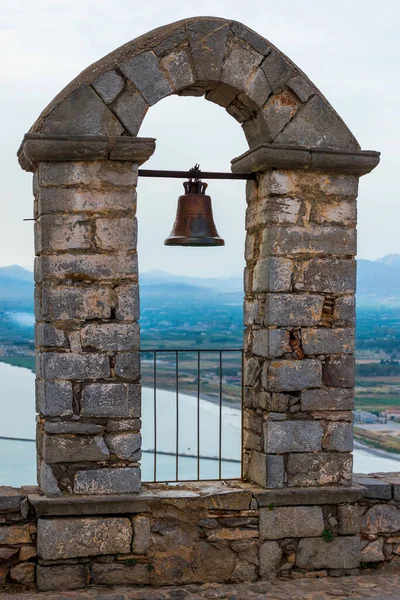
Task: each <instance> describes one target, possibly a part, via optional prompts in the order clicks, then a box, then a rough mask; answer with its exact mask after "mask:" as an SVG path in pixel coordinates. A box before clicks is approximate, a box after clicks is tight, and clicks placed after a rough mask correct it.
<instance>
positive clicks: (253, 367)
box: [243, 357, 261, 387]
mask: <svg viewBox="0 0 400 600" xmlns="http://www.w3.org/2000/svg"><path fill="white" fill-rule="evenodd" d="M260 375H261V363H260V360H259V359H258V358H256V357H251V358H248V357H246V358H245V361H244V369H243V385H244V386H247V387H254V386H256V385H257V383H258V381H259V379H260Z"/></svg>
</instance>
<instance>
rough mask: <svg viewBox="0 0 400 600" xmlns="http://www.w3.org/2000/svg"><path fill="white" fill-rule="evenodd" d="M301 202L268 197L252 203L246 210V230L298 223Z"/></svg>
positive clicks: (294, 199)
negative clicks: (262, 226)
mask: <svg viewBox="0 0 400 600" xmlns="http://www.w3.org/2000/svg"><path fill="white" fill-rule="evenodd" d="M300 210H301V201H300V200H299V199H297V198H282V197H274V196H271V197H267V198H262V199H260V198H259V199H258V200H257V202H253V203H251V204H250V205H249V206H248V207H247V210H246V229H247V230H249V229H253V228H255V227H259V226H260V225H268V224H270V223H273V224H284V225H285V224H288V225H292V224H295V223H297V221H298V219H299V215H300Z"/></svg>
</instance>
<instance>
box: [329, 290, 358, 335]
mask: <svg viewBox="0 0 400 600" xmlns="http://www.w3.org/2000/svg"><path fill="white" fill-rule="evenodd" d="M333 322H334V324H335V325H337V326H339V327H346V326H350V327H354V326H355V324H356V299H355V297H354V296H353V295H351V296H340V297H339V298H336V300H335V306H334V309H333Z"/></svg>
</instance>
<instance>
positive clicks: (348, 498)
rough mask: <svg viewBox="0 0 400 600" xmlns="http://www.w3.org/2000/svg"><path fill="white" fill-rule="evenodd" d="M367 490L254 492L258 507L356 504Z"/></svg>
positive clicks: (352, 487) (354, 486) (333, 488)
mask: <svg viewBox="0 0 400 600" xmlns="http://www.w3.org/2000/svg"><path fill="white" fill-rule="evenodd" d="M364 491H365V489H364V488H363V486H361V485H357V484H352V485H350V486H324V487H309V488H303V487H291V488H281V489H276V490H261V489H260V490H257V491H253V496H254V498H255V499H256V500H257V503H258V506H259V507H260V508H261V507H264V506H269V505H270V504H273V505H275V506H307V505H313V504H318V505H320V504H342V503H348V502H356V501H357V500H361V498H363V497H364Z"/></svg>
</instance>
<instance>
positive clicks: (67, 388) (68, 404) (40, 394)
mask: <svg viewBox="0 0 400 600" xmlns="http://www.w3.org/2000/svg"><path fill="white" fill-rule="evenodd" d="M58 375H59V376H60V373H59V374H58ZM72 401H73V394H72V384H71V382H69V381H43V380H37V381H36V402H37V410H38V412H40V413H41V414H42V415H45V416H47V417H69V416H71V415H72V414H73V410H72Z"/></svg>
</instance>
